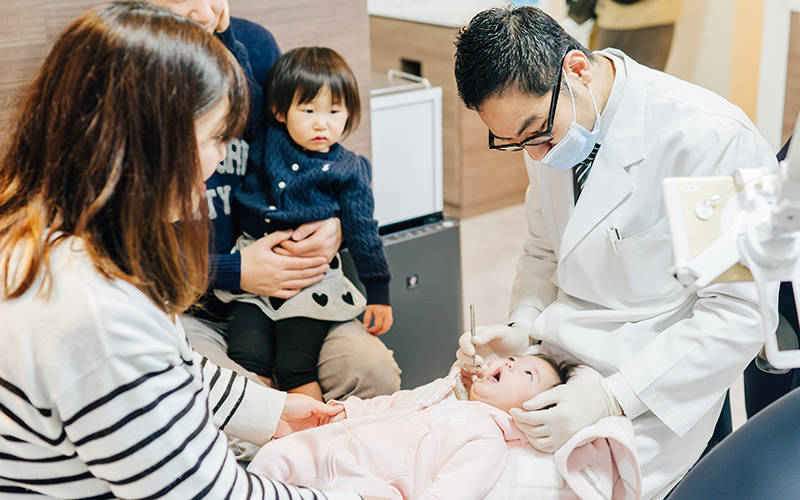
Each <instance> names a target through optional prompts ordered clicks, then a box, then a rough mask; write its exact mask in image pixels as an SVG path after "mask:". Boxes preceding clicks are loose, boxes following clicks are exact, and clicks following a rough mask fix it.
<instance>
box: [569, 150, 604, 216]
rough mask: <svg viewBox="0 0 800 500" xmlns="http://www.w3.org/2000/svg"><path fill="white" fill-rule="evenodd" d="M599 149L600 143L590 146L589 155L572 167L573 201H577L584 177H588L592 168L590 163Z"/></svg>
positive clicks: (584, 180)
mask: <svg viewBox="0 0 800 500" xmlns="http://www.w3.org/2000/svg"><path fill="white" fill-rule="evenodd" d="M599 149H600V144H595V145H594V147H593V148H592V152H591V153H589V156H587V157H586V159H585V160H583V161H582V162H580V163H578V164H577V165H575V166H574V167H573V170H572V172H573V189H574V192H575V203H578V197H579V196H580V195H581V191H582V190H583V184H584V183H585V182H586V179H588V178H589V170H591V169H592V164H593V163H594V158H595V157H596V156H597V151H598V150H599Z"/></svg>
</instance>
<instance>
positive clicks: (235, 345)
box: [228, 302, 331, 391]
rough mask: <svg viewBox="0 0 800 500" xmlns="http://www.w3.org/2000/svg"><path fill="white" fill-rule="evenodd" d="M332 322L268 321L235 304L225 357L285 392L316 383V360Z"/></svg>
mask: <svg viewBox="0 0 800 500" xmlns="http://www.w3.org/2000/svg"><path fill="white" fill-rule="evenodd" d="M330 327H331V322H330V321H322V320H318V319H311V318H287V319H282V320H279V321H273V320H271V319H269V318H268V317H267V316H266V315H265V314H264V313H263V312H262V311H261V309H259V308H258V306H255V305H253V304H247V303H243V302H236V304H235V305H234V307H233V311H232V318H231V320H230V321H229V322H228V357H229V358H231V359H232V360H233V361H236V362H237V363H239V364H240V365H242V367H244V368H246V369H248V370H250V371H252V372H254V373H256V374H258V375H261V376H263V377H267V378H272V377H273V376H274V377H275V380H276V381H277V382H278V388H279V389H280V390H282V391H288V390H290V389H294V388H295V387H300V386H301V385H305V384H308V383H310V382H316V381H317V360H318V359H319V352H320V350H322V343H323V342H324V341H325V336H326V335H328V330H330Z"/></svg>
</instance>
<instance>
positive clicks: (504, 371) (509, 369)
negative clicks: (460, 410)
mask: <svg viewBox="0 0 800 500" xmlns="http://www.w3.org/2000/svg"><path fill="white" fill-rule="evenodd" d="M560 382H561V381H560V380H559V378H558V374H557V373H556V371H555V369H553V367H552V366H550V363H548V362H547V361H545V360H543V359H541V358H539V357H536V356H530V355H529V356H512V357H510V358H507V359H496V360H494V361H492V362H491V363H489V366H488V367H487V368H486V375H484V377H483V378H482V379H477V380H475V382H473V384H472V390H471V391H470V396H469V399H470V401H481V402H483V403H487V404H490V405H492V406H494V407H495V408H499V409H501V410H503V411H505V412H508V410H510V409H511V408H520V407H522V403H524V402H525V401H527V400H529V399H531V398H532V397H534V396H536V395H537V394H539V393H540V392H543V391H546V390H547V389H550V388H551V387H553V386H554V385H556V384H558V383H560Z"/></svg>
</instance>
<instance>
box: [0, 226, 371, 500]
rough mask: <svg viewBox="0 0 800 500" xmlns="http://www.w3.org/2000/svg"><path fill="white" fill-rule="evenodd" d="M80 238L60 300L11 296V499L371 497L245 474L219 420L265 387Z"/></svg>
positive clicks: (5, 404)
mask: <svg viewBox="0 0 800 500" xmlns="http://www.w3.org/2000/svg"><path fill="white" fill-rule="evenodd" d="M69 246H70V241H66V242H64V243H62V244H61V245H59V247H58V248H57V249H56V251H55V252H54V253H53V256H52V258H53V259H54V261H55V262H54V265H53V286H52V291H51V295H50V298H49V299H47V298H45V297H44V296H42V295H39V296H38V297H37V296H36V293H35V291H32V292H30V293H27V294H26V295H24V296H23V297H21V298H19V299H14V300H0V317H2V318H3V324H2V326H0V329H1V332H2V341H3V348H2V349H0V498H3V499H6V498H11V499H16V498H26V499H30V498H65V499H103V498H130V499H156V498H165V499H170V498H175V499H181V500H183V499H190V498H214V499H216V498H220V499H222V498H232V499H245V498H248V499H249V498H256V499H273V498H288V499H299V498H319V499H325V498H327V499H335V498H351V499H353V498H359V496H358V495H356V494H355V493H343V492H342V493H322V492H320V491H317V490H313V489H305V488H297V487H292V486H285V485H283V484H280V483H278V482H275V481H271V480H269V479H266V478H263V477H259V476H255V475H253V474H250V473H248V472H246V471H245V470H244V469H243V468H242V467H241V466H240V465H239V464H237V463H236V460H235V458H234V456H233V454H232V453H231V452H230V450H229V449H228V446H227V440H226V437H225V435H224V434H222V433H221V432H220V431H219V429H218V428H217V425H227V426H230V427H234V426H239V425H241V424H240V423H239V420H240V419H239V416H238V415H239V414H240V413H242V412H243V410H242V408H245V407H247V405H251V402H250V401H249V400H250V399H251V398H252V394H257V392H256V391H257V389H256V387H255V386H256V384H252V383H248V382H247V381H246V380H245V379H244V378H242V377H239V376H236V375H235V374H234V373H233V372H231V371H229V370H225V369H222V368H218V367H216V366H214V365H212V364H211V363H208V362H206V361H205V360H203V359H202V358H201V357H199V356H198V355H196V354H195V353H194V352H193V351H192V350H191V348H190V347H189V345H188V343H187V341H186V338H185V335H184V334H183V331H182V329H181V328H180V327H179V325H178V324H176V323H175V322H174V321H173V320H172V319H171V318H169V317H167V316H166V315H164V314H163V313H162V312H161V311H160V310H158V309H157V308H156V307H155V306H154V305H153V304H152V303H151V302H150V301H149V299H147V298H146V297H145V296H144V295H143V294H141V293H140V292H139V291H138V290H137V289H136V288H134V287H133V286H131V285H130V284H127V283H124V282H119V281H111V280H107V279H105V278H103V277H101V276H99V275H98V274H97V272H96V271H95V270H94V268H93V266H92V264H91V262H90V261H89V260H88V257H87V256H86V255H85V253H84V252H82V251H74V250H72V249H70V248H68V247H69ZM0 279H3V276H0ZM204 378H205V379H206V380H207V382H208V384H204ZM259 388H260V386H259ZM261 389H263V390H267V389H265V388H261ZM209 394H211V396H209ZM248 395H250V397H248ZM250 408H252V405H251V406H250ZM248 411H249V410H248ZM215 422H216V423H217V425H215ZM240 437H241V436H240Z"/></svg>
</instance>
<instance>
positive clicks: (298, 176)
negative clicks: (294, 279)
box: [218, 47, 392, 400]
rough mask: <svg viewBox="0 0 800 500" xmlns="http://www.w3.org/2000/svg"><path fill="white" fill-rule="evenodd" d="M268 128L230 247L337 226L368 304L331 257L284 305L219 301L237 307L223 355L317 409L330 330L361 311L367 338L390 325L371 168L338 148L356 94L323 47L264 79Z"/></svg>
mask: <svg viewBox="0 0 800 500" xmlns="http://www.w3.org/2000/svg"><path fill="white" fill-rule="evenodd" d="M265 101H266V104H265V106H266V109H265V111H266V112H267V115H268V116H269V118H270V120H269V123H268V125H267V127H266V129H265V130H264V131H263V133H262V134H260V138H259V139H258V140H256V141H254V143H253V144H251V150H250V158H251V162H250V165H249V167H248V171H247V173H246V175H245V178H244V182H243V184H242V186H241V187H240V188H239V189H238V190H237V191H236V193H235V197H236V199H237V201H238V202H239V206H240V207H241V213H240V214H239V220H240V227H241V228H242V231H243V232H244V235H243V236H242V237H240V238H239V241H238V242H237V248H242V247H244V246H246V245H248V244H250V243H252V242H253V241H254V240H255V239H258V238H260V237H261V236H263V235H265V234H267V233H271V232H274V231H285V230H289V231H290V230H292V229H294V228H296V227H297V226H299V225H301V224H303V223H306V222H313V221H319V220H324V219H329V218H331V217H338V218H339V219H340V220H341V224H342V235H343V237H344V241H345V244H346V245H347V247H348V249H349V250H350V254H351V255H352V257H353V261H354V263H355V266H356V270H357V271H358V276H359V279H360V280H361V282H362V283H363V284H364V286H365V288H366V295H367V297H366V299H365V298H364V296H363V295H361V293H360V292H359V291H358V289H357V288H356V287H355V286H354V285H353V284H352V283H351V282H350V281H349V280H348V279H347V278H345V277H344V274H343V273H342V269H341V261H340V259H339V256H338V255H337V256H336V257H334V259H333V260H332V261H331V264H330V269H329V271H328V272H327V273H326V274H325V277H324V278H323V279H322V281H320V282H319V283H317V284H314V285H312V286H309V287H306V288H304V289H303V290H301V291H300V292H299V293H297V294H296V295H295V296H293V297H291V298H289V299H279V298H276V297H264V296H257V295H253V294H246V293H243V294H238V295H235V296H234V295H231V294H228V293H226V292H218V295H220V298H222V299H223V300H227V301H230V300H233V299H235V300H236V301H237V303H236V304H235V306H234V307H233V310H232V318H231V320H230V323H229V334H228V335H229V338H228V356H229V357H230V358H231V359H233V360H234V361H236V362H237V363H239V364H240V365H242V366H243V367H244V368H246V369H248V370H250V371H253V372H255V373H256V374H258V375H259V376H260V377H262V378H263V379H272V377H273V376H274V377H275V380H276V381H277V383H278V387H279V389H281V390H285V391H288V392H301V393H305V394H308V395H310V396H312V397H315V398H316V399H319V400H322V392H321V390H320V387H319V383H318V382H317V358H318V357H319V352H320V349H321V347H322V342H323V340H324V339H325V336H326V335H327V333H328V330H329V329H330V326H331V323H332V322H337V321H348V320H351V319H353V318H355V317H357V316H358V315H359V314H361V313H362V312H364V326H365V328H367V330H368V331H369V332H370V333H372V334H373V335H381V334H383V333H385V332H386V331H387V330H389V328H390V327H391V325H392V309H391V306H390V305H389V279H390V276H391V274H390V271H389V265H388V262H387V260H386V255H385V253H384V250H383V241H382V240H381V238H380V235H379V234H378V223H377V221H376V220H375V219H374V218H373V207H374V200H373V197H372V188H371V177H372V174H371V168H370V164H369V161H368V160H367V159H366V158H364V157H363V156H359V155H356V154H354V153H352V152H350V151H348V150H346V149H345V148H343V147H342V146H341V145H340V144H339V143H338V141H339V140H340V139H341V138H342V137H344V136H346V135H347V134H348V133H350V132H351V131H352V130H353V129H355V127H356V125H357V123H358V121H359V117H360V112H361V106H360V99H359V95H358V85H357V84H356V79H355V75H354V74H353V72H352V70H351V69H350V67H349V66H348V64H347V62H345V60H344V59H343V58H342V57H341V56H340V55H339V54H338V53H336V52H335V51H333V50H331V49H328V48H323V47H300V48H296V49H293V50H290V51H288V52H286V53H285V54H283V55H282V56H281V57H280V58H278V60H277V61H276V62H275V64H274V66H273V67H272V69H271V71H270V73H269V76H268V78H267V94H266V100H265Z"/></svg>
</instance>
